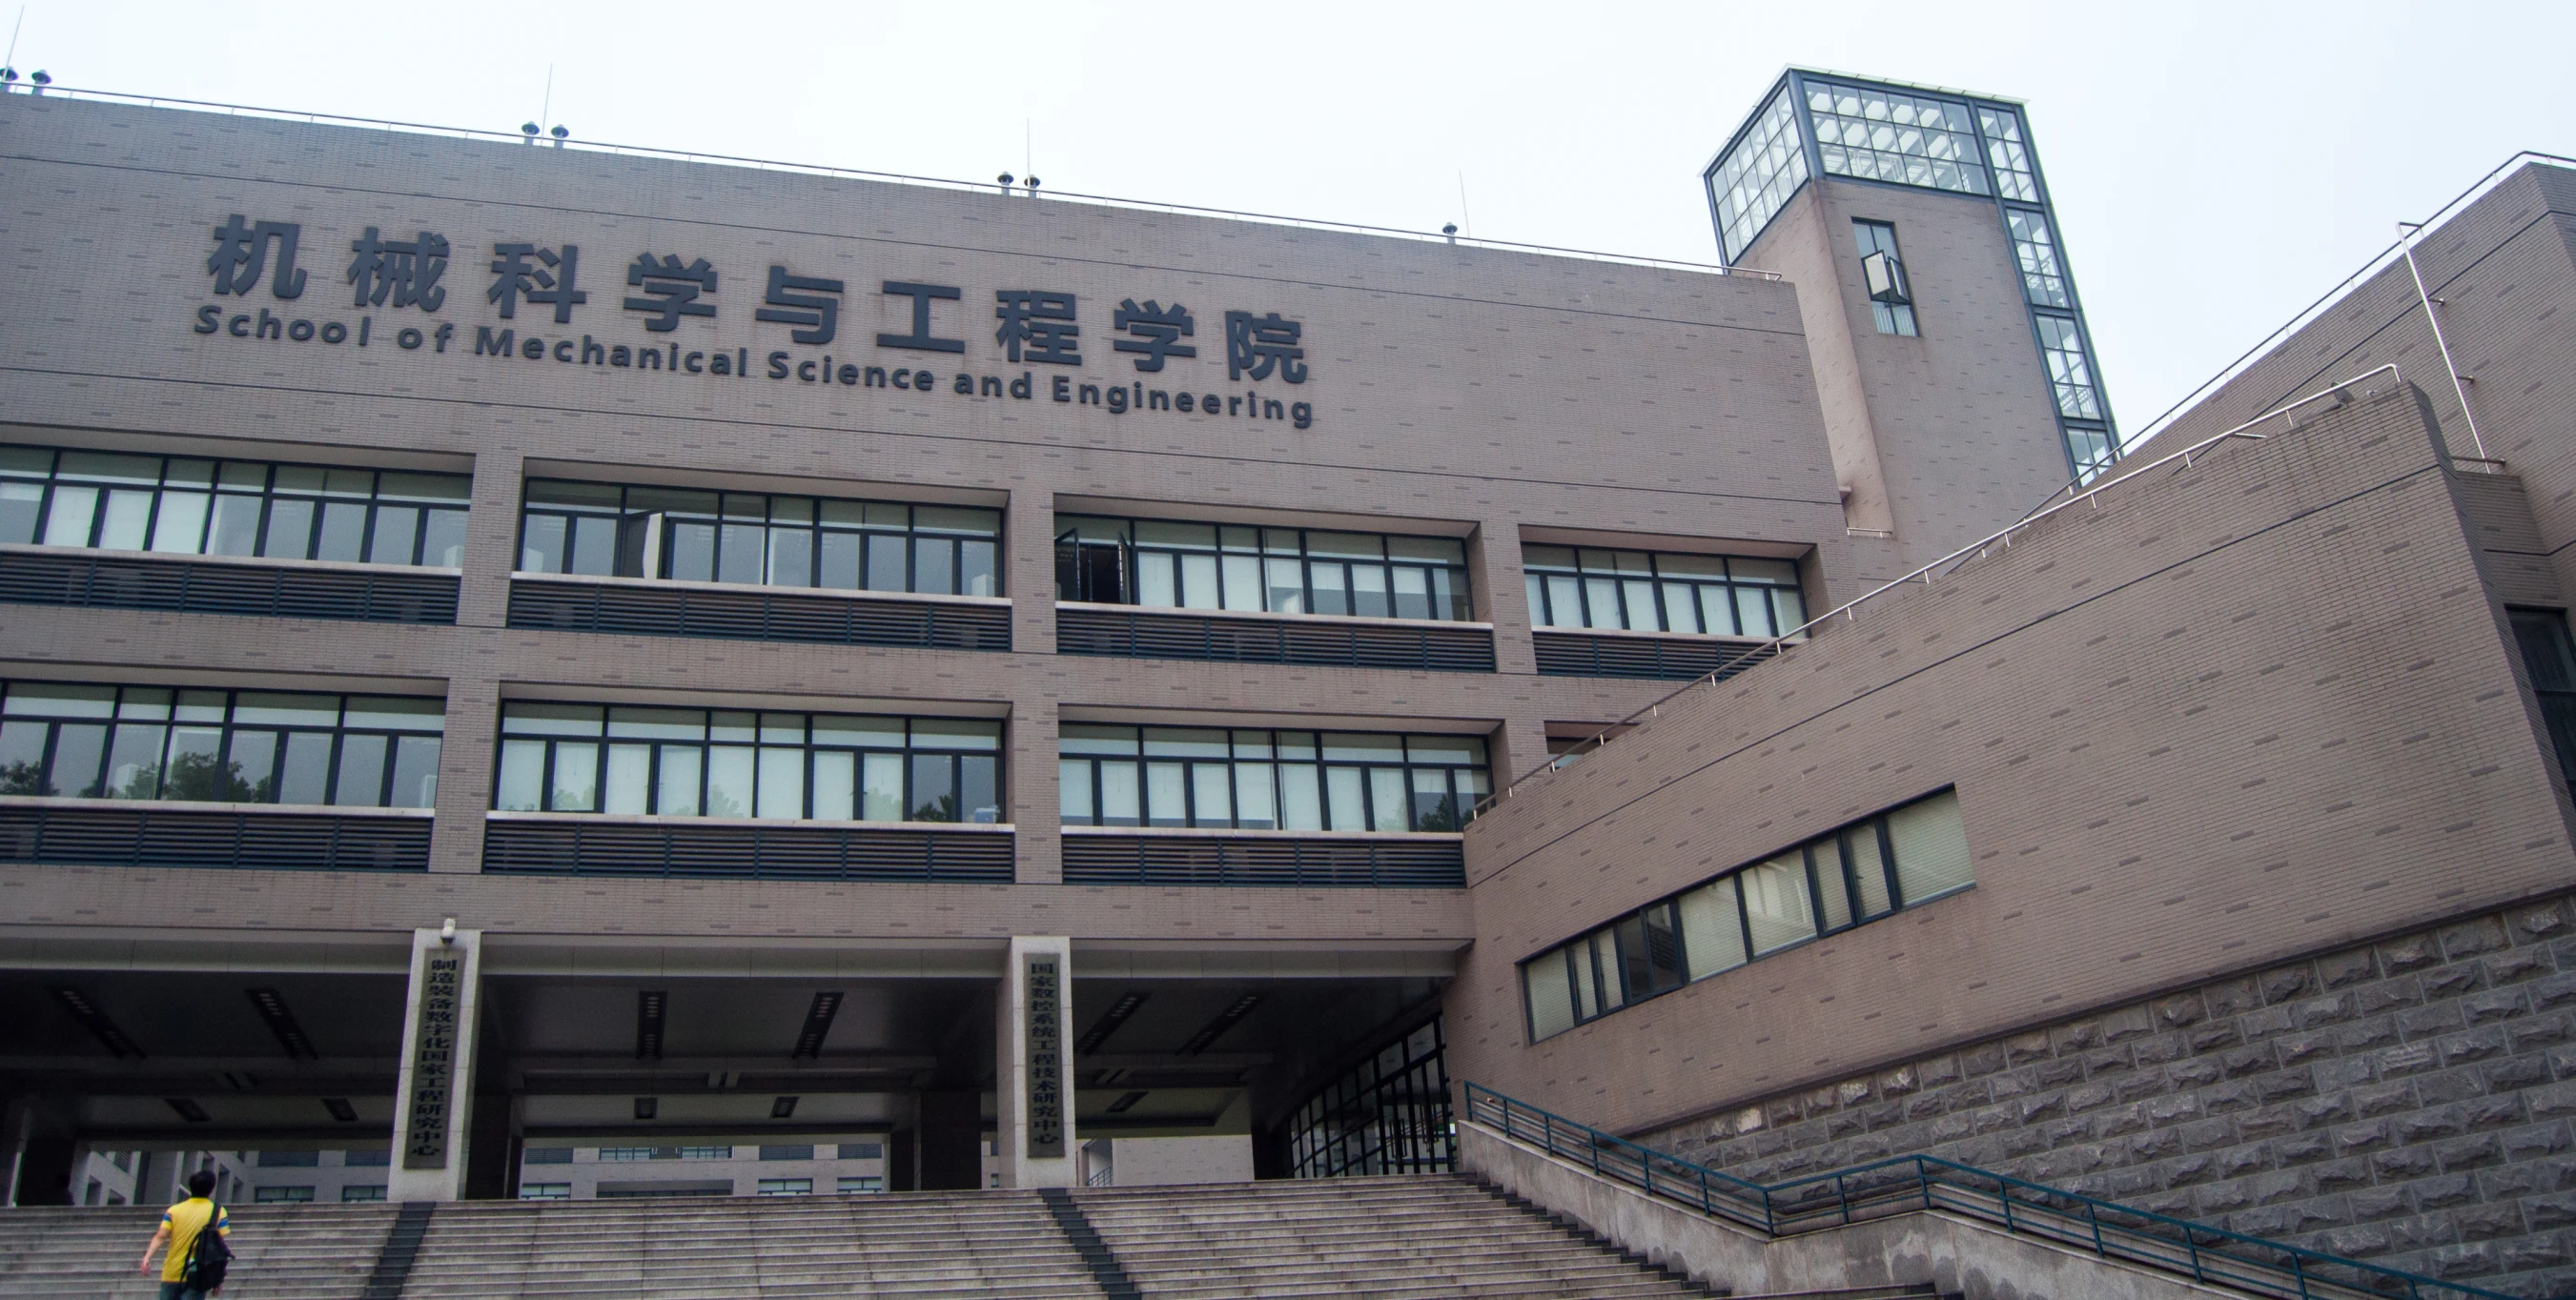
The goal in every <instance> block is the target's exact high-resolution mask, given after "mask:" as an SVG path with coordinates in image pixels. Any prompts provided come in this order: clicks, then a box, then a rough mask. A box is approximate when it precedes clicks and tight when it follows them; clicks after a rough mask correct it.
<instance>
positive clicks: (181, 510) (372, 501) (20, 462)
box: [0, 446, 472, 569]
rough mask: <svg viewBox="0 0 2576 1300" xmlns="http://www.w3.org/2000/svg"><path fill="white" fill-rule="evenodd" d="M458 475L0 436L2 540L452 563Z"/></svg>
mask: <svg viewBox="0 0 2576 1300" xmlns="http://www.w3.org/2000/svg"><path fill="white" fill-rule="evenodd" d="M471 488H472V480H471V479H469V478H467V477H466V476H464V475H462V474H410V473H402V472H398V471H392V470H387V471H383V472H378V471H376V470H371V469H348V468H342V467H332V466H323V465H272V464H267V463H264V462H261V461H248V460H225V461H217V460H208V459H191V458H189V457H184V456H130V455H121V454H117V453H113V452H103V451H72V450H68V449H61V450H58V449H56V448H52V447H19V446H0V542H16V543H20V544H29V543H33V544H39V545H44V546H92V547H97V548H99V549H102V550H109V551H156V552H160V553H163V554H170V555H255V556H267V557H270V558H273V559H283V560H333V561H338V562H341V563H346V564H404V565H433V566H437V567H441V568H449V569H453V568H456V567H458V566H459V565H460V564H462V562H463V558H464V554H465V504H466V499H467V498H468V497H469V496H470V495H471Z"/></svg>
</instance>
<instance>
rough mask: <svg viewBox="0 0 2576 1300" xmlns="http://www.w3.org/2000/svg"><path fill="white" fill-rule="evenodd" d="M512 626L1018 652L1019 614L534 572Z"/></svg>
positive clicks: (518, 598) (993, 608) (520, 586)
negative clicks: (1014, 642) (1015, 622)
mask: <svg viewBox="0 0 2576 1300" xmlns="http://www.w3.org/2000/svg"><path fill="white" fill-rule="evenodd" d="M510 626H512V627H532V628H560V629H565V630H569V631H577V632H609V633H623V634H632V635H640V636H694V637H712V638H716V639H719V640H728V641H800V642H808V643H814V644H822V645H889V646H923V647H938V648H943V649H952V650H1008V649H1010V648H1011V611H1010V609H1009V607H1008V606H1003V605H981V604H975V605H951V604H947V603H944V602H938V601H914V600H888V599H875V598H870V597H867V596H859V595H853V596H848V597H843V596H825V595H815V594H812V593H809V592H793V593H789V592H769V591H757V590H754V591H738V592H737V591H709V590H704V589H701V588H693V587H666V588H656V587H654V586H650V585H640V584H632V583H572V582H548V581H545V580H543V579H531V578H519V579H515V580H513V581H512V582H511V583H510Z"/></svg>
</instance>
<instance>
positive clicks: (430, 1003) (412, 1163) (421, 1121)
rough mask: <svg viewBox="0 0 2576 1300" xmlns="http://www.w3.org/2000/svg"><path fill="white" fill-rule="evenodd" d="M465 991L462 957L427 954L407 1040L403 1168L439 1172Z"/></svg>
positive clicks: (443, 1164) (444, 1159) (444, 1155)
mask: <svg viewBox="0 0 2576 1300" xmlns="http://www.w3.org/2000/svg"><path fill="white" fill-rule="evenodd" d="M464 989H465V954H463V953H460V952H455V951H441V952H433V953H430V954H429V955H428V957H427V958H426V959H425V962H424V964H423V966H422V968H421V987H420V1009H419V1013H418V1015H419V1019H418V1022H417V1026H416V1028H415V1030H414V1033H413V1037H412V1053H411V1127H410V1128H409V1129H408V1130H407V1131H406V1132H405V1133H404V1134H403V1168H405V1169H445V1168H446V1167H447V1129H448V1121H449V1118H450V1115H451V1110H452V1108H451V1107H450V1105H449V1103H450V1102H451V1101H453V1100H454V1097H453V1096H452V1089H453V1087H454V1085H455V1082H456V1014H457V1009H458V1006H459V1003H460V1002H461V1000H462V997H463V994H464Z"/></svg>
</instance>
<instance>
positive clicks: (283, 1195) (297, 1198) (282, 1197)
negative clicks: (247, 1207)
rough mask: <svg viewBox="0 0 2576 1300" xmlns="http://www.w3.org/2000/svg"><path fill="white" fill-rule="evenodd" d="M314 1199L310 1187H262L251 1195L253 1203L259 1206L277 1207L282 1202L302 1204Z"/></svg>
mask: <svg viewBox="0 0 2576 1300" xmlns="http://www.w3.org/2000/svg"><path fill="white" fill-rule="evenodd" d="M312 1199H313V1189H312V1188H310V1187H262V1188H259V1189H257V1190H256V1191H253V1192H252V1193H251V1201H252V1203H254V1204H258V1205H275V1204H277V1203H279V1202H281V1201H283V1202H295V1203H301V1202H304V1201H309V1200H312Z"/></svg>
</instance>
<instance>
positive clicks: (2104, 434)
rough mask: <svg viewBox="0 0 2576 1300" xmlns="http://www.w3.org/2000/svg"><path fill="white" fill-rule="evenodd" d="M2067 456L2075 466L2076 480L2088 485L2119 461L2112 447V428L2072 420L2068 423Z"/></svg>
mask: <svg viewBox="0 0 2576 1300" xmlns="http://www.w3.org/2000/svg"><path fill="white" fill-rule="evenodd" d="M2066 454H2067V456H2068V458H2070V459H2071V460H2072V461H2073V462H2074V464H2075V476H2076V478H2078V479H2080V480H2082V481H2084V482H2088V483H2089V482H2091V481H2092V479H2093V476H2094V475H2096V474H2099V473H2101V472H2102V471H2104V470H2106V469H2109V468H2110V467H2111V462H2112V461H2114V460H2116V459H2118V457H2117V456H2116V455H2115V454H2114V451H2113V448H2112V446H2111V429H2110V426H2108V425H2102V424H2078V423H2075V422H2074V421H2071V420H2070V421H2067V422H2066Z"/></svg>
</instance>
